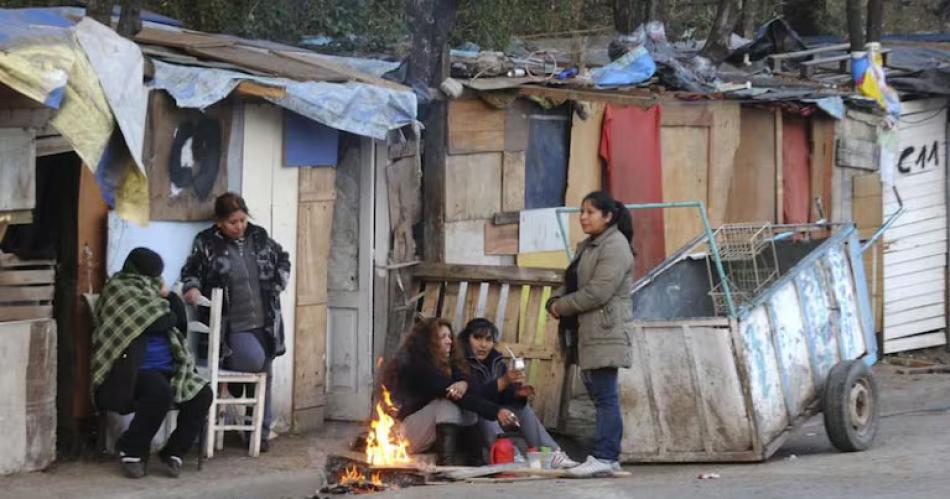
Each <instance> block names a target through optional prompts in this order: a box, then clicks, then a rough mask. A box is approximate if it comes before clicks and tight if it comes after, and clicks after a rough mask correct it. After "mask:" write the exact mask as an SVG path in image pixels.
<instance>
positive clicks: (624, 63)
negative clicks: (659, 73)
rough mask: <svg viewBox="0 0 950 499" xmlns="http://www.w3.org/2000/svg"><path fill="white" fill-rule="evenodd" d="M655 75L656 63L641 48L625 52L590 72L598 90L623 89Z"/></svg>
mask: <svg viewBox="0 0 950 499" xmlns="http://www.w3.org/2000/svg"><path fill="white" fill-rule="evenodd" d="M654 73H656V63H655V62H654V61H653V58H652V57H650V53H649V52H647V50H646V49H645V48H643V47H637V48H635V49H633V50H631V51H630V52H627V53H626V54H624V55H623V56H622V57H620V58H619V59H617V60H615V61H614V62H612V63H610V64H608V65H606V66H604V67H602V68H597V69H594V70H592V71H591V77H592V78H593V79H594V82H595V83H596V84H597V86H598V87H600V88H611V87H624V86H628V85H636V84H638V83H643V82H644V81H647V80H649V79H650V78H652V77H653V75H654Z"/></svg>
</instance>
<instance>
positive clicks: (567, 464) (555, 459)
mask: <svg viewBox="0 0 950 499" xmlns="http://www.w3.org/2000/svg"><path fill="white" fill-rule="evenodd" d="M580 464H581V463H579V462H577V461H575V460H573V459H571V456H568V455H567V453H566V452H564V451H562V450H556V451H554V453H553V454H552V455H551V469H555V470H566V469H568V468H573V467H575V466H578V465H580Z"/></svg>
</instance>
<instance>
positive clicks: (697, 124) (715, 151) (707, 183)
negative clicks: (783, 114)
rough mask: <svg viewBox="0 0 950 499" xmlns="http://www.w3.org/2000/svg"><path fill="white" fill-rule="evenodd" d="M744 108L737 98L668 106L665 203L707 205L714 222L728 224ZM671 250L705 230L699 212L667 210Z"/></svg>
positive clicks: (663, 135)
mask: <svg viewBox="0 0 950 499" xmlns="http://www.w3.org/2000/svg"><path fill="white" fill-rule="evenodd" d="M739 118H740V108H739V104H738V103H735V102H717V103H701V104H676V103H673V104H669V105H664V106H663V128H662V129H661V131H660V139H661V142H662V151H663V167H662V169H663V201H666V202H670V201H702V202H703V203H706V207H707V210H708V213H709V220H710V223H711V224H712V225H713V226H717V225H719V224H721V223H723V221H724V218H725V214H726V209H727V206H728V200H729V189H730V186H731V184H732V181H733V177H734V172H735V158H736V153H737V149H738V147H739V135H740V126H739ZM664 228H665V241H666V253H667V255H669V254H672V253H673V252H675V251H676V250H677V249H679V248H680V247H681V246H682V245H683V244H685V243H686V242H688V241H690V240H692V239H693V238H694V237H696V235H698V234H700V233H701V232H702V231H703V225H702V220H701V219H700V217H699V214H698V213H697V212H696V210H693V209H685V208H673V209H667V210H666V211H665V213H664Z"/></svg>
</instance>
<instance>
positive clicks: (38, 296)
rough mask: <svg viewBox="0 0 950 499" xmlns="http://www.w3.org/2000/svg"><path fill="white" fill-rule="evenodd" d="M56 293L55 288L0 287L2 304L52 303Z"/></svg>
mask: <svg viewBox="0 0 950 499" xmlns="http://www.w3.org/2000/svg"><path fill="white" fill-rule="evenodd" d="M54 291H55V288H54V287H53V286H10V287H8V286H4V287H0V303H2V302H22V301H27V302H29V301H50V300H52V299H53V292H54Z"/></svg>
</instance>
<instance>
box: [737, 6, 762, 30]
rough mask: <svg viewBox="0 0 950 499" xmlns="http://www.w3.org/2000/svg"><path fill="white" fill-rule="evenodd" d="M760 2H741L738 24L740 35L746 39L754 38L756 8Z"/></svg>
mask: <svg viewBox="0 0 950 499" xmlns="http://www.w3.org/2000/svg"><path fill="white" fill-rule="evenodd" d="M759 1H760V0H742V23H741V24H740V28H739V29H740V30H741V32H740V33H739V34H740V35H742V36H744V37H746V38H752V37H753V36H755V23H756V21H757V20H758V17H759V16H758V7H759Z"/></svg>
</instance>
